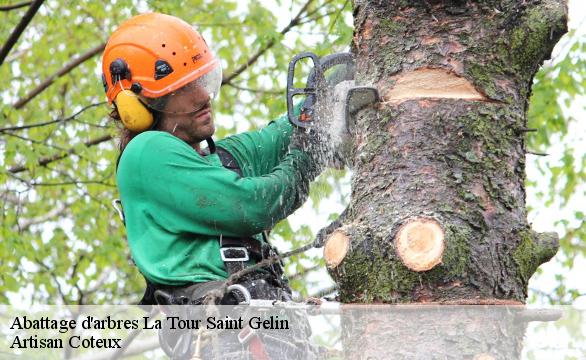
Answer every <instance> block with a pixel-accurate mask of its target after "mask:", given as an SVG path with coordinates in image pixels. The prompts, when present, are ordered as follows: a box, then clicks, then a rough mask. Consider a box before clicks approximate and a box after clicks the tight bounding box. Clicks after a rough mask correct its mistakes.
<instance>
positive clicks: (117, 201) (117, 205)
mask: <svg viewBox="0 0 586 360" xmlns="http://www.w3.org/2000/svg"><path fill="white" fill-rule="evenodd" d="M112 207H114V210H116V212H117V213H118V216H119V217H120V220H122V223H123V224H126V218H125V217H124V211H122V201H120V199H114V200H112Z"/></svg>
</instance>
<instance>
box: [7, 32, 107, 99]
mask: <svg viewBox="0 0 586 360" xmlns="http://www.w3.org/2000/svg"><path fill="white" fill-rule="evenodd" d="M104 47H106V43H101V44H100V45H98V46H96V47H93V48H91V49H90V50H88V51H87V52H85V53H83V54H82V55H80V56H79V57H78V58H76V59H73V60H72V61H70V62H69V63H67V64H65V66H63V67H62V68H61V69H60V70H58V71H57V72H56V73H54V74H53V75H51V76H49V77H48V78H46V79H45V80H43V82H41V83H40V84H39V85H38V86H37V87H36V88H34V89H33V90H32V91H31V92H29V93H28V94H27V95H25V97H23V98H22V99H19V100H18V101H16V102H15V103H14V104H13V106H14V108H15V109H20V108H22V107H23V106H24V105H26V104H27V103H28V102H29V101H31V100H32V99H33V98H35V96H37V95H39V94H40V93H41V92H43V90H45V89H46V88H48V87H49V86H51V84H52V83H53V82H54V81H55V80H56V79H58V78H60V77H61V76H63V75H65V74H67V73H69V72H70V71H72V70H73V69H75V68H76V67H78V66H79V65H81V64H83V63H84V62H86V61H87V60H89V59H91V58H92V57H94V56H95V55H97V54H99V53H101V52H102V51H103V50H104Z"/></svg>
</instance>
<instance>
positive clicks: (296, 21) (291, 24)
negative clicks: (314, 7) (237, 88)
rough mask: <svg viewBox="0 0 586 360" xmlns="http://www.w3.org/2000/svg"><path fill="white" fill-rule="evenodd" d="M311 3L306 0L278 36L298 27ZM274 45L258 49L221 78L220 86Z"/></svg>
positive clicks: (270, 43)
mask: <svg viewBox="0 0 586 360" xmlns="http://www.w3.org/2000/svg"><path fill="white" fill-rule="evenodd" d="M312 2H313V0H308V1H307V2H306V3H305V5H303V7H302V8H301V10H299V12H298V13H297V15H295V17H294V18H293V19H291V21H290V22H289V24H288V25H287V26H285V28H284V29H283V30H281V31H280V34H281V35H285V34H286V33H288V32H289V31H290V30H291V29H292V28H293V27H295V26H297V25H299V21H300V20H301V17H302V15H303V14H304V13H305V11H307V8H308V7H309V5H311V3H312ZM274 45H275V41H274V40H271V41H269V42H268V43H267V44H266V45H265V47H263V48H261V49H259V50H258V51H257V52H256V53H255V54H254V55H252V56H251V57H250V58H249V59H248V60H247V61H246V63H244V64H242V65H241V66H240V67H239V68H238V69H236V70H234V71H233V72H232V73H231V74H230V75H228V76H226V77H225V78H223V79H222V85H225V84H229V83H230V82H231V81H232V80H234V78H236V77H237V76H238V75H240V74H242V73H243V72H244V70H246V69H248V67H249V66H250V65H252V64H254V63H255V62H256V61H257V60H258V58H260V57H261V55H262V54H264V53H265V52H267V51H268V50H269V49H270V48H272V47H273V46H274Z"/></svg>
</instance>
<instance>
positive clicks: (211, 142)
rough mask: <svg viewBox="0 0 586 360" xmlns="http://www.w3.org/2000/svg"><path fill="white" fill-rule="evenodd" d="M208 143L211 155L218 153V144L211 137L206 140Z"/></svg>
mask: <svg viewBox="0 0 586 360" xmlns="http://www.w3.org/2000/svg"><path fill="white" fill-rule="evenodd" d="M206 142H207V143H208V149H209V151H210V154H213V153H215V152H216V143H215V142H214V140H212V138H211V137H209V138H207V139H206Z"/></svg>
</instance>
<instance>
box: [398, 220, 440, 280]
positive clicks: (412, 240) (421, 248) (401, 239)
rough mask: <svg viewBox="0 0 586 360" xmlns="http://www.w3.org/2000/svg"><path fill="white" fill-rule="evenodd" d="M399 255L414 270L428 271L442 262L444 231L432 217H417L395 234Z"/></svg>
mask: <svg viewBox="0 0 586 360" xmlns="http://www.w3.org/2000/svg"><path fill="white" fill-rule="evenodd" d="M395 246H396V248H397V255H398V256H399V258H400V259H401V261H402V262H403V264H404V265H405V266H407V267H408V268H409V269H411V270H413V271H426V270H430V269H432V268H433V267H434V266H436V265H437V264H439V263H441V261H442V256H443V254H444V248H445V244H444V231H443V229H442V227H441V226H440V224H439V223H438V222H437V221H436V220H434V219H430V218H415V219H410V220H408V221H407V222H406V223H405V224H403V225H402V226H401V228H400V229H399V232H398V233H397V235H396V236H395Z"/></svg>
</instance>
